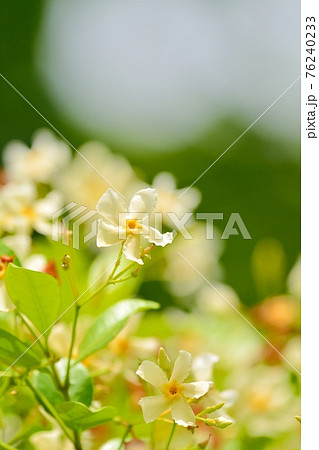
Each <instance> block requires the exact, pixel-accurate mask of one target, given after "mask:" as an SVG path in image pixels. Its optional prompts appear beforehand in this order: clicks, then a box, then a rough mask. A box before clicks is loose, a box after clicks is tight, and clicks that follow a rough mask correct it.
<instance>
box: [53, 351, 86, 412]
mask: <svg viewBox="0 0 319 450" xmlns="http://www.w3.org/2000/svg"><path fill="white" fill-rule="evenodd" d="M66 366H67V359H66V358H65V359H61V360H60V361H59V362H58V363H57V364H56V368H57V371H58V374H59V376H60V378H61V380H63V381H64V379H65V374H66ZM69 395H70V398H71V400H73V401H74V402H81V403H84V404H85V405H86V406H90V404H91V403H92V399H93V381H92V378H91V375H90V372H89V371H88V369H87V368H86V367H85V366H84V365H83V364H76V365H73V366H71V370H70V387H69Z"/></svg>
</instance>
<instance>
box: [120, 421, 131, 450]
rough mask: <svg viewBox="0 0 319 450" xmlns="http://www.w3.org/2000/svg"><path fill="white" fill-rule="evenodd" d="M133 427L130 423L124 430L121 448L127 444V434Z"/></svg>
mask: <svg viewBox="0 0 319 450" xmlns="http://www.w3.org/2000/svg"><path fill="white" fill-rule="evenodd" d="M131 428H132V425H128V426H127V427H126V429H125V431H124V434H123V437H122V439H121V443H120V445H119V450H121V448H122V447H123V445H124V444H125V439H126V438H127V436H128V435H129V434H130V432H131Z"/></svg>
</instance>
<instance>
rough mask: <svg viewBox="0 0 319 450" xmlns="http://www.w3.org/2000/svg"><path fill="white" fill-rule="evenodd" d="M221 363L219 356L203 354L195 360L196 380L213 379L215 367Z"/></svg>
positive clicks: (193, 369)
mask: <svg viewBox="0 0 319 450" xmlns="http://www.w3.org/2000/svg"><path fill="white" fill-rule="evenodd" d="M218 361H219V356H217V355H214V354H213V353H203V354H202V355H199V356H196V357H195V358H194V360H193V366H192V371H193V374H194V377H195V380H205V381H209V380H211V379H212V375H213V366H214V364H215V363H216V362H218Z"/></svg>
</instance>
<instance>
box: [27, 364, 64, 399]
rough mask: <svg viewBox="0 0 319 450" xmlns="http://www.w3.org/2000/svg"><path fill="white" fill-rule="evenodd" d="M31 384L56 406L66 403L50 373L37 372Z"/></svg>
mask: <svg viewBox="0 0 319 450" xmlns="http://www.w3.org/2000/svg"><path fill="white" fill-rule="evenodd" d="M31 383H32V384H33V386H34V387H35V388H36V389H37V390H38V391H39V392H40V393H41V394H42V395H43V396H44V397H45V398H46V399H47V400H48V401H49V402H50V403H51V405H53V406H55V405H56V404H57V403H61V402H63V401H64V397H63V395H62V393H61V392H60V391H59V390H58V389H57V387H56V386H55V384H54V382H53V380H52V378H51V375H50V374H49V373H44V372H39V371H36V372H34V373H33V374H32V377H31Z"/></svg>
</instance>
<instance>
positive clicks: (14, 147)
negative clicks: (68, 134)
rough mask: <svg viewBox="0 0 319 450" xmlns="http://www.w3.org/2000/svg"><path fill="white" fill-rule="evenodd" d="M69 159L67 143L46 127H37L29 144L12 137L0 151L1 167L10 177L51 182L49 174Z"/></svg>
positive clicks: (57, 169)
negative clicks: (0, 153)
mask: <svg viewBox="0 0 319 450" xmlns="http://www.w3.org/2000/svg"><path fill="white" fill-rule="evenodd" d="M70 159H71V151H70V148H69V146H68V145H67V144H66V143H65V142H64V141H62V140H61V139H57V138H56V137H55V135H54V134H53V133H52V132H51V131H50V130H46V129H41V130H38V131H37V132H36V133H35V135H34V137H33V140H32V145H31V148H28V146H27V145H25V144H24V143H23V142H20V141H12V142H9V144H8V145H7V146H6V147H5V149H4V152H3V161H4V167H5V170H6V173H7V175H8V176H9V179H10V180H14V181H18V182H22V181H35V182H41V183H51V181H52V177H53V176H54V175H55V174H56V173H57V172H58V171H59V170H61V169H62V168H63V167H65V166H66V165H67V164H68V162H69V161H70Z"/></svg>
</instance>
